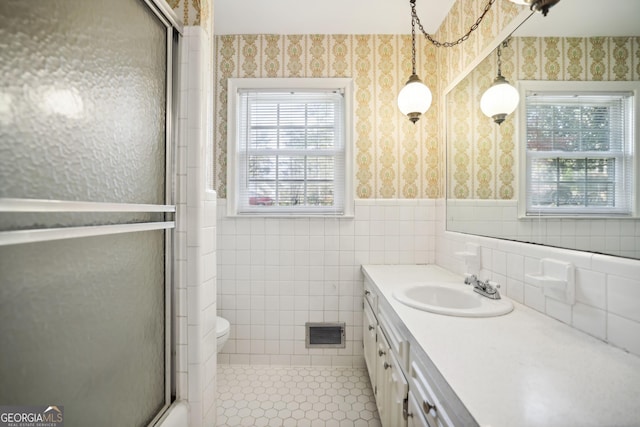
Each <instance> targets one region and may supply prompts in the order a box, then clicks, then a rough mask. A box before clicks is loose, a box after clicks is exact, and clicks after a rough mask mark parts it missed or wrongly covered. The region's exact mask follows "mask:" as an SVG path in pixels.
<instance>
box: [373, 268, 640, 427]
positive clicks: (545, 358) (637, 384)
mask: <svg viewBox="0 0 640 427" xmlns="http://www.w3.org/2000/svg"><path fill="white" fill-rule="evenodd" d="M363 271H364V273H365V276H367V277H368V278H369V279H370V280H371V281H372V282H373V283H374V284H375V285H376V286H377V287H378V289H379V290H380V293H381V294H382V296H384V298H385V299H386V300H387V301H388V302H389V303H390V305H391V307H392V308H393V309H394V310H395V312H396V313H397V314H398V315H399V317H400V318H401V320H402V321H403V322H404V324H405V326H406V328H407V329H408V330H409V332H410V333H411V335H412V336H413V338H414V339H415V340H416V341H417V342H418V343H419V344H420V346H421V347H422V348H423V349H424V350H425V352H426V353H427V354H428V356H429V358H430V359H431V361H432V362H433V363H434V364H435V366H436V367H437V368H438V370H439V371H440V373H441V374H442V375H443V377H444V378H445V379H446V381H447V382H448V384H449V385H450V386H451V388H452V389H453V391H454V392H455V393H456V394H457V395H458V397H459V398H460V400H461V401H462V403H463V404H464V405H465V406H466V408H467V409H468V410H469V412H470V413H471V415H472V416H473V417H474V418H475V419H476V421H477V422H478V423H479V424H480V425H481V426H483V427H523V426H541V427H542V426H544V427H556V426H557V427H571V426H576V427H586V426H597V427H605V426H636V427H637V426H640V357H637V356H634V355H632V354H629V353H626V352H624V351H623V350H621V349H618V348H615V347H612V346H610V345H608V344H606V343H604V342H602V341H600V340H598V339H596V338H593V337H591V336H589V335H587V334H585V333H582V332H580V331H578V330H576V329H574V328H572V327H570V326H568V325H566V324H564V323H561V322H559V321H557V320H554V319H552V318H550V317H548V316H545V315H543V314H541V313H538V312H536V311H535V310H532V309H530V308H528V307H526V306H524V305H522V304H518V303H517V302H514V306H515V308H514V310H513V311H512V312H511V313H509V314H507V315H504V316H498V317H488V318H464V317H452V316H445V315H439V314H432V313H429V312H425V311H420V310H417V309H414V308H411V307H408V306H405V305H404V304H402V303H400V302H398V301H397V300H396V299H395V298H393V297H392V292H393V291H394V290H396V289H400V288H402V287H406V286H407V285H409V284H410V283H415V282H426V281H434V280H436V281H440V280H441V281H446V282H455V283H452V285H453V286H457V285H459V284H462V280H463V278H462V276H460V275H457V274H453V273H451V272H449V271H447V270H445V269H443V268H441V267H438V266H435V265H395V266H394V265H384V266H383V265H367V266H363ZM461 286H464V285H461ZM503 298H505V297H503Z"/></svg>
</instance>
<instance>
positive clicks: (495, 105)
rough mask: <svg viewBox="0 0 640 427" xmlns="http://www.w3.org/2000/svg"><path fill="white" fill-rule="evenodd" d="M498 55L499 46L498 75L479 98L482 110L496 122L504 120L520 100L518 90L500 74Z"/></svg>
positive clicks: (500, 63)
mask: <svg viewBox="0 0 640 427" xmlns="http://www.w3.org/2000/svg"><path fill="white" fill-rule="evenodd" d="M504 46H505V47H506V46H507V42H504ZM500 56H501V50H500V46H498V76H497V77H496V78H495V80H494V81H493V84H492V85H491V87H490V88H489V89H487V90H486V91H485V93H484V94H482V98H481V99H480V109H481V110H482V112H483V113H484V114H485V115H486V116H488V117H491V118H492V119H493V121H494V122H496V123H497V124H501V123H502V122H504V120H505V118H506V117H507V116H508V115H509V114H511V113H513V112H514V111H515V109H516V107H517V106H518V103H519V102H520V95H519V94H518V90H517V89H516V88H515V87H513V86H511V85H510V84H509V82H508V81H507V79H505V78H504V77H503V75H502V71H501V66H502V60H501V58H500Z"/></svg>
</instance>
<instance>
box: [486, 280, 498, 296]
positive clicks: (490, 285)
mask: <svg viewBox="0 0 640 427" xmlns="http://www.w3.org/2000/svg"><path fill="white" fill-rule="evenodd" d="M485 285H486V291H487V292H488V293H490V294H495V293H497V292H498V289H500V285H499V284H498V283H496V282H494V281H493V280H487V281H486V282H485Z"/></svg>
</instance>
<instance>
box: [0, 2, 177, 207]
mask: <svg viewBox="0 0 640 427" xmlns="http://www.w3.org/2000/svg"><path fill="white" fill-rule="evenodd" d="M166 38H167V30H166V27H165V25H164V24H163V23H162V22H161V21H160V20H159V19H158V18H157V17H156V16H155V15H154V13H152V12H151V11H150V9H149V7H148V6H147V5H146V4H145V2H144V1H142V0H109V1H105V0H47V1H24V0H2V1H0V40H1V41H2V42H0V58H2V61H0V75H2V79H0V182H1V183H2V185H0V197H12V198H18V197H19V198H32V199H59V200H85V201H95V202H120V203H150V204H151V203H156V204H162V203H164V196H165V187H164V170H165V125H166V123H165V109H166V95H165V90H166V73H167V65H166V64H167V51H166V46H167V42H166Z"/></svg>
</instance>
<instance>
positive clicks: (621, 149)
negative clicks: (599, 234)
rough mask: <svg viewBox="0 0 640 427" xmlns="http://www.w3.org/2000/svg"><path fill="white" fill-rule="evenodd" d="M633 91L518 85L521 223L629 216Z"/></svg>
mask: <svg viewBox="0 0 640 427" xmlns="http://www.w3.org/2000/svg"><path fill="white" fill-rule="evenodd" d="M637 87H638V84H637V83H634V82H628V83H627V82H533V81H530V82H526V81H525V82H520V90H521V99H524V103H521V107H520V108H521V116H520V124H521V129H522V131H521V135H522V141H523V152H524V156H523V157H524V159H523V162H524V164H522V163H521V166H522V170H523V171H525V176H524V180H523V181H524V187H522V186H521V191H523V192H522V193H521V194H524V195H525V197H524V198H521V200H522V199H524V200H525V201H526V204H525V205H524V206H523V208H524V209H522V208H521V211H522V210H524V213H525V215H576V216H580V215H594V216H595V215H622V216H632V215H633V214H634V212H635V206H634V204H635V203H636V199H637V197H636V193H637V191H638V189H637V188H635V187H637V184H636V181H637V178H635V177H634V174H637V173H638V172H637V169H636V163H637V159H636V158H635V157H634V155H635V151H636V147H635V145H636V144H637V136H636V130H635V122H636V120H635V118H636V114H637V107H636V103H637V95H636V92H635V90H634V89H637ZM523 109H524V111H522V110H523Z"/></svg>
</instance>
